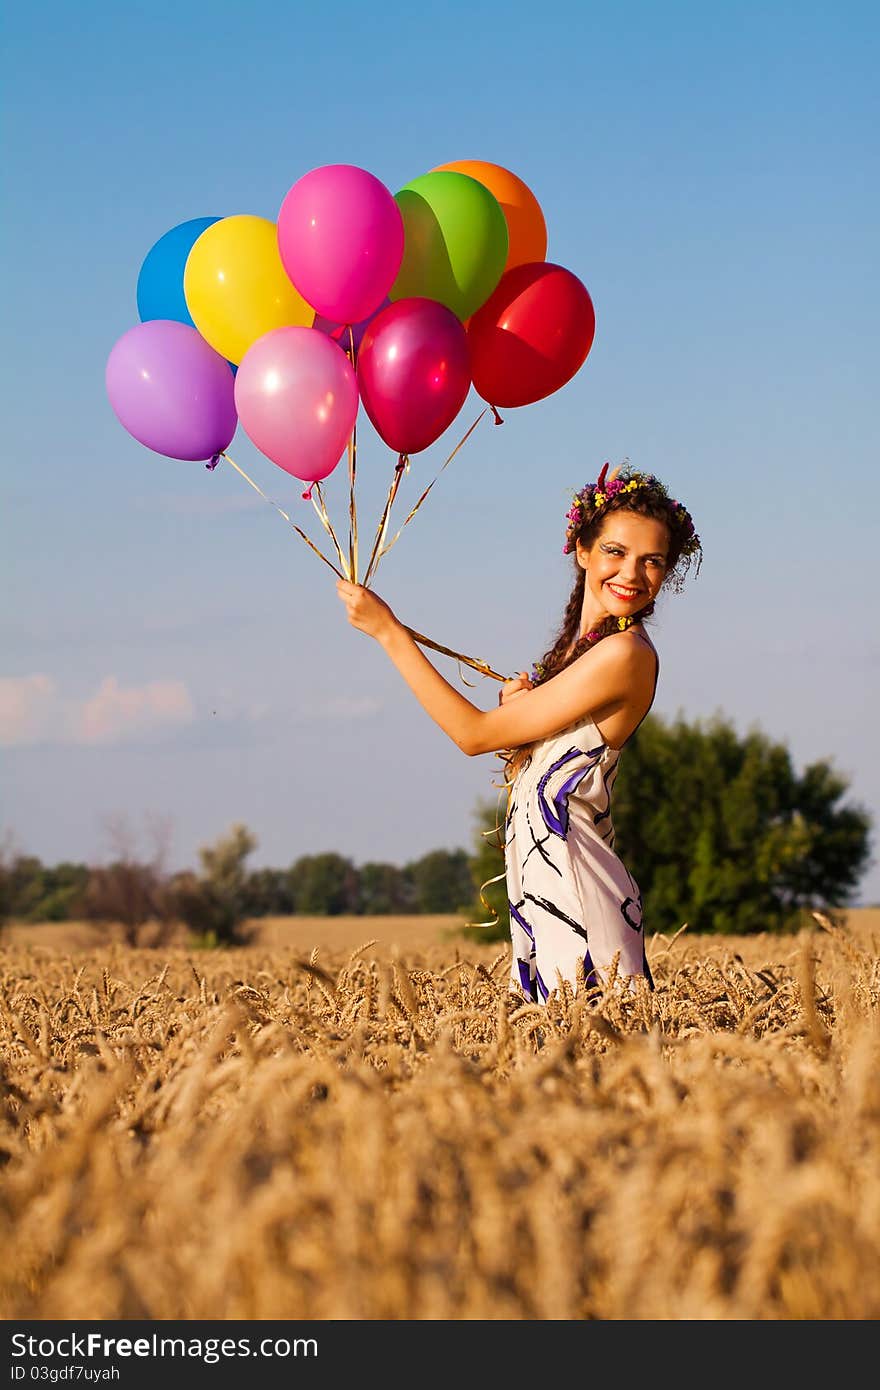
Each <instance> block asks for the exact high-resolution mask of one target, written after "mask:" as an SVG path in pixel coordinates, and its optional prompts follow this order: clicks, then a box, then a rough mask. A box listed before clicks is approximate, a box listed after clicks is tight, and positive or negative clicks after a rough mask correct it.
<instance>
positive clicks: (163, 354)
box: [106, 319, 238, 459]
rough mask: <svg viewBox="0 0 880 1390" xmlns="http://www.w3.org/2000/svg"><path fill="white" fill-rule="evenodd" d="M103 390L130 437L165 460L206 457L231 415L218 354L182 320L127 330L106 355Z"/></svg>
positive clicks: (230, 383)
mask: <svg viewBox="0 0 880 1390" xmlns="http://www.w3.org/2000/svg"><path fill="white" fill-rule="evenodd" d="M106 382H107V395H108V396H109V397H110V404H111V405H112V407H113V410H114V412H115V414H116V417H117V419H118V420H119V422H120V423H121V424H122V425H124V426H125V428H126V429H127V430H128V432H129V434H130V435H133V436H134V438H135V439H137V440H138V441H139V443H141V444H146V446H147V448H148V449H153V450H154V451H155V452H156V453H157V454H165V455H167V457H168V458H173V459H209V458H213V456H214V455H215V454H219V453H220V452H221V451H222V450H223V449H225V448H226V447H227V445H228V444H229V442H230V440H231V439H232V436H233V435H234V434H235V427H236V425H237V424H238V416H237V414H236V410H235V378H234V376H233V374H232V371H231V369H230V366H229V363H228V362H227V361H226V359H225V357H221V356H220V354H219V352H215V351H214V349H213V348H212V347H210V346H209V345H208V344H207V343H206V342H205V340H204V338H203V337H202V336H201V335H200V334H199V333H197V332H196V330H195V329H194V328H191V327H190V326H189V324H186V323H177V322H175V321H174V320H172V319H151V320H150V321H149V322H148V323H139V324H137V325H136V326H135V327H134V328H130V329H129V330H128V332H127V333H123V335H122V337H121V338H120V339H119V341H118V342H117V343H116V345H115V346H114V348H113V350H112V352H111V353H110V356H109V358H108V360H107V373H106Z"/></svg>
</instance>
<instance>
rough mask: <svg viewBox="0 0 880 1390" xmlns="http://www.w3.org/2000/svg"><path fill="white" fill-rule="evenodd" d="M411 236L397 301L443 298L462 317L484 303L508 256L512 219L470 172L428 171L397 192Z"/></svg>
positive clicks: (394, 293) (395, 286)
mask: <svg viewBox="0 0 880 1390" xmlns="http://www.w3.org/2000/svg"><path fill="white" fill-rule="evenodd" d="M395 198H396V201H397V205H398V207H399V208H400V211H401V213H402V215H403V225H404V230H405V234H406V241H405V244H404V251H403V261H402V263H401V267H400V273H399V274H398V276H397V279H396V280H395V282H394V284H393V285H392V287H391V291H390V295H391V298H392V299H409V298H410V297H411V296H414V295H421V296H423V297H424V298H426V299H436V300H439V302H440V303H441V304H445V305H446V307H447V308H448V309H451V310H452V312H453V313H454V314H457V315H458V317H459V318H460V319H468V318H470V316H471V314H473V313H475V312H476V310H477V309H479V308H480V305H481V304H485V302H486V300H487V299H488V298H489V295H490V294H491V293H492V291H493V290H494V288H495V286H496V285H497V284H498V281H499V280H500V279H501V275H502V272H503V270H504V264H505V261H506V260H507V245H508V233H507V219H506V218H505V216H504V213H503V212H502V210H501V204H500V203H499V202H498V200H497V198H495V197H493V195H492V194H491V193H490V192H489V190H488V188H484V187H483V185H482V184H481V183H477V180H476V179H472V178H470V177H469V176H468V175H467V174H455V173H452V172H451V171H449V170H438V171H437V172H436V173H433V174H423V175H422V176H421V178H418V179H413V180H412V182H411V183H408V184H406V185H405V186H404V187H403V188H401V190H400V192H399V193H397V194H396V195H395Z"/></svg>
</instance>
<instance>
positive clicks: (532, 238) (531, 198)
mask: <svg viewBox="0 0 880 1390" xmlns="http://www.w3.org/2000/svg"><path fill="white" fill-rule="evenodd" d="M437 169H438V170H439V169H447V170H449V171H450V172H451V173H453V174H467V175H468V176H469V177H470V178H472V179H476V181H477V183H481V184H482V185H483V187H484V188H488V190H489V192H490V193H491V194H492V195H493V197H495V198H496V199H497V200H498V202H499V203H500V204H501V208H502V211H503V212H504V216H505V217H506V218H507V230H508V233H509V236H510V247H509V250H508V252H507V262H506V264H505V266H504V269H505V271H508V270H510V269H511V267H512V266H515V265H529V264H531V263H533V262H534V261H543V260H545V259H546V256H547V224H546V222H545V221H544V214H543V212H542V211H541V204H540V203H539V202H538V200H537V198H536V197H535V195H534V193H533V192H532V190H531V189H530V188H529V187H528V186H527V185H526V184H524V183H523V181H522V179H519V178H517V176H516V174H512V173H511V172H510V170H509V169H502V167H501V165H500V164H488V163H487V162H486V161H485V160H483V159H458V160H456V161H455V163H453V164H438V166H437ZM431 172H432V173H436V172H437V170H434V169H432V170H431Z"/></svg>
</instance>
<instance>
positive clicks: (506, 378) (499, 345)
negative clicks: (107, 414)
mask: <svg viewBox="0 0 880 1390" xmlns="http://www.w3.org/2000/svg"><path fill="white" fill-rule="evenodd" d="M546 251H547V231H546V225H545V222H544V216H543V213H542V211H541V208H540V205H539V203H538V201H537V199H536V198H535V196H534V194H533V193H532V191H531V190H530V189H529V188H528V187H527V185H526V184H525V183H523V181H522V180H521V179H519V178H518V177H517V176H516V175H515V174H513V173H511V172H510V171H509V170H507V169H504V168H502V167H501V166H499V165H496V164H490V163H486V162H483V161H478V160H464V161H460V162H458V163H454V164H446V165H442V166H440V167H439V168H436V169H433V170H431V171H430V172H429V173H426V174H423V175H421V176H420V177H418V178H415V179H413V180H411V181H410V182H409V183H407V184H406V185H404V187H403V188H401V189H400V190H399V191H398V192H397V194H396V195H392V194H391V192H390V190H389V189H388V188H386V187H385V185H384V184H383V183H381V182H380V180H379V179H377V178H376V177H375V176H374V175H373V174H371V173H368V172H367V171H366V170H364V169H359V168H356V167H355V166H352V165H346V164H333V165H326V166H324V167H322V168H318V169H313V170H312V171H311V172H310V173H307V174H305V175H304V176H303V177H302V178H300V179H299V180H298V181H297V182H296V183H295V184H294V185H293V186H292V188H291V189H290V190H289V192H288V193H287V194H286V196H285V198H284V199H283V201H282V204H281V208H280V210H279V213H278V219H277V223H275V222H272V221H270V220H269V219H267V218H265V217H259V216H253V215H249V214H237V215H233V216H227V217H201V218H195V219H191V220H189V221H187V222H183V223H181V224H179V225H178V226H176V227H173V228H172V229H171V230H170V231H169V232H166V233H165V235H164V236H162V237H160V238H159V240H158V241H157V242H156V243H155V245H154V246H153V247H151V249H150V251H149V252H148V254H147V256H146V257H145V259H144V261H143V264H142V267H141V271H140V274H139V276H138V283H137V307H138V314H139V318H140V322H139V323H138V324H137V325H136V326H135V327H134V328H131V329H129V331H128V332H127V333H125V334H123V336H122V337H121V338H120V339H119V341H118V342H117V343H116V345H115V346H114V348H113V350H112V352H111V353H110V358H109V361H108V364H107V373H106V382H107V391H108V395H109V398H110V402H111V405H112V407H113V409H114V411H115V412H116V415H117V416H118V418H119V420H120V421H121V423H122V424H123V425H124V426H125V428H126V429H127V430H128V431H129V433H130V434H132V435H133V436H134V438H135V439H137V440H139V441H140V442H141V443H143V444H145V445H147V447H148V448H151V449H153V450H155V451H156V452H159V453H163V454H166V455H168V456H170V457H172V458H179V459H190V460H193V459H203V460H206V461H207V462H208V466H209V467H214V466H215V465H216V463H217V461H218V459H219V458H220V457H222V458H224V459H225V460H226V461H227V462H228V463H230V464H231V465H232V467H233V468H235V469H236V471H237V472H238V473H240V474H241V476H242V477H243V478H244V479H245V481H247V482H248V483H249V484H250V485H251V486H252V487H254V488H255V489H256V490H257V491H258V492H259V493H260V494H261V495H262V496H263V497H265V496H266V494H265V493H264V492H263V491H262V489H261V488H260V487H259V485H258V484H257V483H256V482H255V481H254V480H253V479H252V478H250V477H249V476H248V475H247V474H246V473H245V472H244V470H243V469H242V468H241V467H240V466H239V465H238V464H237V463H235V462H234V461H233V460H232V459H231V458H229V455H228V454H227V453H226V449H227V448H228V446H229V443H230V442H231V439H232V437H233V434H234V433H235V429H236V424H237V421H238V420H240V421H241V424H242V426H243V428H244V430H245V433H246V434H247V435H248V436H249V438H250V439H251V441H252V442H253V443H254V444H255V445H256V447H257V448H258V449H259V450H260V451H261V452H262V453H263V454H264V455H266V457H267V458H269V459H270V460H271V461H272V462H273V463H275V464H276V465H277V466H278V467H279V468H281V469H282V470H284V472H286V473H287V474H290V475H293V476H294V477H296V478H298V479H299V480H300V481H301V482H303V483H305V484H307V485H308V486H307V489H306V491H305V492H304V493H303V497H304V498H308V499H309V500H311V502H312V505H313V506H314V507H315V510H316V512H317V514H318V516H319V519H320V521H321V524H322V526H323V527H324V530H325V532H326V533H327V535H328V536H329V537H330V540H331V542H332V545H333V547H334V548H335V552H336V560H337V561H338V564H337V563H336V562H334V561H333V560H331V559H328V557H327V556H326V555H325V554H324V553H323V552H322V551H321V550H319V549H318V547H317V546H315V545H314V543H313V542H312V541H311V540H309V538H308V537H307V536H306V535H305V533H304V532H303V531H302V530H301V528H300V527H298V526H296V524H295V523H294V522H293V521H292V519H291V518H290V516H289V515H288V514H287V512H285V511H283V509H282V508H280V507H277V504H273V505H276V508H277V510H279V511H280V512H281V514H282V516H283V517H284V518H285V520H287V521H288V522H289V523H290V524H291V525H293V526H294V528H295V529H296V531H297V532H298V534H299V535H300V536H302V538H303V539H304V540H306V541H307V543H308V544H309V545H310V546H311V548H312V549H313V550H315V551H316V553H317V554H319V555H320V556H321V558H322V559H323V560H324V561H325V563H327V564H328V565H330V567H331V568H332V569H333V570H334V571H335V572H336V573H337V574H345V575H346V576H347V577H349V578H351V579H353V580H355V582H357V580H358V573H359V562H358V537H357V508H356V501H355V482H356V468H357V445H356V422H357V413H358V406H359V402H360V401H362V402H363V405H364V409H365V412H366V414H367V416H368V418H369V420H370V421H371V422H372V424H373V426H374V427H375V429H376V431H377V433H378V434H379V436H380V438H381V439H382V440H383V442H384V443H385V444H387V445H388V447H389V448H390V449H392V450H393V452H394V455H395V464H394V470H393V475H392V479H391V482H390V486H389V490H388V496H387V499H386V502H385V506H384V509H383V511H382V514H381V516H380V518H379V522H378V525H377V528H376V535H375V539H374V541H373V545H372V550H371V553H370V558H369V563H368V564H367V566H366V570H365V574H364V578H363V582H364V583H369V580H370V578H371V576H372V574H373V573H374V571H375V567H376V565H377V564H378V563H379V560H381V558H382V556H383V555H384V554H386V553H387V551H388V550H389V549H390V548H391V546H392V545H393V544H395V542H396V541H397V539H398V538H399V536H400V534H401V532H402V530H403V529H404V527H405V526H406V525H408V523H409V522H410V521H411V519H412V518H413V517H414V516H415V515H416V513H417V512H418V510H419V508H420V506H421V505H422V503H423V502H424V500H425V498H426V497H427V495H428V493H429V492H430V490H431V488H432V487H433V486H434V483H436V481H437V479H438V478H439V476H440V473H442V472H443V470H444V469H445V468H446V467H447V466H448V464H449V463H450V462H451V461H452V459H453V458H454V457H455V456H456V455H457V453H458V451H459V449H460V448H461V447H462V445H463V444H464V442H465V441H466V440H467V439H468V438H469V436H470V434H471V433H472V432H473V430H474V429H475V428H476V426H477V424H478V423H479V421H480V419H482V418H483V415H485V413H486V410H487V409H488V408H489V407H491V408H492V410H493V414H494V417H495V421H496V423H500V417H499V415H498V411H497V408H496V407H498V406H502V407H508V406H520V405H527V404H529V403H531V402H532V401H537V400H540V399H542V398H543V397H544V396H547V395H549V394H550V393H551V392H553V391H557V390H559V388H560V387H561V386H563V385H564V384H565V383H566V382H567V381H569V380H570V379H571V377H572V376H573V375H574V374H575V372H576V371H577V370H578V369H579V368H580V366H581V365H582V364H583V362H584V360H585V359H586V357H587V354H588V353H589V351H590V347H591V345H592V341H593V335H594V331H595V320H594V315H593V306H592V302H591V300H590V296H589V294H588V293H587V290H586V289H585V287H584V286H583V285H582V284H581V282H580V281H579V280H578V279H577V277H576V276H574V275H573V274H572V273H571V272H570V271H567V270H565V269H563V268H562V267H560V266H554V265H550V264H547V263H546V261H545V256H546ZM472 383H473V385H474V386H475V388H476V390H477V392H478V393H479V395H481V396H482V397H483V399H484V401H485V402H486V403H487V404H486V408H485V409H483V410H482V411H481V412H480V414H479V415H478V416H477V419H476V420H475V421H474V423H473V424H472V425H471V426H470V428H469V429H468V431H467V433H466V434H465V435H464V437H463V439H462V440H461V441H460V442H459V444H457V445H456V447H455V449H453V451H452V453H451V454H450V455H449V457H448V458H447V459H446V461H445V462H444V464H443V465H442V467H441V468H440V470H439V472H438V473H437V476H436V477H435V478H434V479H433V481H432V482H431V483H429V485H428V486H427V487H426V488H425V489H424V491H423V492H422V494H421V496H420V497H419V498H418V501H417V502H416V503H415V506H413V507H412V509H411V510H410V512H409V514H408V515H407V517H406V519H405V520H404V522H403V524H402V526H400V527H399V528H398V530H397V532H396V534H395V535H394V537H393V538H392V539H391V540H390V541H388V540H387V538H386V537H387V530H388V524H389V518H390V514H391V508H392V506H393V503H394V500H395V498H396V495H397V492H398V488H399V487H400V483H401V477H402V474H403V473H404V472H406V471H408V470H409V460H410V455H412V454H416V453H420V452H421V451H423V450H425V449H427V448H428V447H429V446H430V445H431V444H433V443H434V442H435V440H437V439H438V438H439V437H440V435H442V434H443V433H444V432H445V431H446V430H447V429H448V428H449V426H450V425H451V424H452V422H453V421H454V420H455V418H456V417H457V415H458V413H459V411H460V410H461V408H462V406H463V404H464V401H465V399H466V397H467V395H468V392H469V389H470V386H471V384H472ZM346 452H347V454H348V474H349V477H348V482H349V535H348V547H347V553H346V551H345V550H344V549H343V547H342V545H341V544H340V542H339V540H338V538H337V535H336V531H335V529H334V526H333V523H332V522H331V520H330V517H329V515H328V513H327V508H326V505H325V502H324V497H323V493H322V489H321V484H322V482H323V480H324V479H326V478H327V477H328V476H329V474H330V473H332V472H333V470H334V469H335V468H336V467H337V465H338V464H339V463H340V461H341V459H342V458H343V457H344V456H345V454H346ZM267 500H271V499H267ZM420 640H424V641H425V642H426V643H427V644H428V645H436V644H433V643H429V642H428V639H420ZM438 650H443V651H448V650H449V649H448V648H438ZM450 654H454V655H457V654H456V653H450ZM462 660H467V661H468V662H469V663H470V664H471V665H474V666H475V667H476V669H478V670H485V671H489V670H490V668H488V667H487V666H486V664H485V663H482V662H475V661H472V660H471V659H470V658H462ZM491 674H495V673H491Z"/></svg>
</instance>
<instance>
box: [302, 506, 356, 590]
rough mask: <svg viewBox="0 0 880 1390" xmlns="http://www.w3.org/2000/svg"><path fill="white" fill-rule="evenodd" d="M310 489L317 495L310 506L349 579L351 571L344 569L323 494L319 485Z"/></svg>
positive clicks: (340, 551) (343, 562) (342, 556)
mask: <svg viewBox="0 0 880 1390" xmlns="http://www.w3.org/2000/svg"><path fill="white" fill-rule="evenodd" d="M312 487H313V488H314V490H315V492H316V493H317V494H318V497H317V501H316V500H315V498H314V497H312V498H311V499H310V500H311V503H312V506H313V507H314V509H315V511H316V512H317V515H318V519H319V520H320V522H321V525H322V526H323V528H324V530H325V531H326V532H327V535H328V536H329V537H330V539H331V541H332V542H333V545H334V547H335V549H336V554H337V555H338V556H339V563H340V565H341V566H342V568H343V569H344V570H345V571H346V576H347V577H350V576H351V570H350V569H346V564H345V556H344V555H343V553H342V547H341V546H340V544H339V541H338V540H337V539H336V532H335V531H334V530H333V523H332V522H331V520H330V518H329V516H328V515H327V504H326V503H325V501H324V494H323V492H322V491H321V484H320V483H317V482H316V483H313V484H312ZM310 491H311V489H310Z"/></svg>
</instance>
